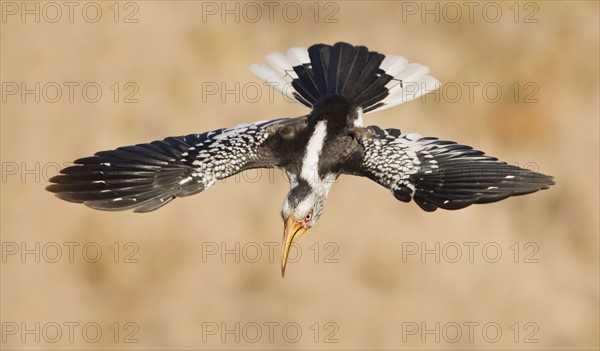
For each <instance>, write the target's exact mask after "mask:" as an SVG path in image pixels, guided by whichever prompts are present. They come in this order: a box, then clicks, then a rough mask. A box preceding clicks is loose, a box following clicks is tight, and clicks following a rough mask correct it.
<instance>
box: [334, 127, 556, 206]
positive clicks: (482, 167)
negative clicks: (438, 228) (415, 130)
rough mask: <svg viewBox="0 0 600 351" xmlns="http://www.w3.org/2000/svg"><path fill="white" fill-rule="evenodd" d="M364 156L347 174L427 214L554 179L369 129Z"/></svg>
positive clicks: (466, 150)
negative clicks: (374, 184)
mask: <svg viewBox="0 0 600 351" xmlns="http://www.w3.org/2000/svg"><path fill="white" fill-rule="evenodd" d="M363 131H364V132H363V133H360V134H358V135H357V139H358V141H359V143H360V144H361V145H362V149H363V152H362V155H361V157H360V161H358V162H357V164H354V165H353V166H351V167H349V169H348V170H347V171H346V173H350V174H354V175H360V176H365V177H368V178H370V179H372V180H374V181H375V182H377V183H379V184H381V185H383V186H384V187H386V188H388V189H390V190H391V191H392V193H393V194H394V196H395V197H396V198H397V199H398V200H401V201H404V202H410V200H411V199H414V200H415V202H416V203H417V204H418V205H419V206H420V207H421V208H422V209H423V210H425V211H435V210H436V209H437V208H438V207H439V208H443V209H447V210H455V209H460V208H463V207H467V206H469V205H471V204H481V203H489V202H495V201H499V200H502V199H505V198H507V197H509V196H516V195H524V194H529V193H532V192H535V191H538V190H542V189H547V188H549V187H550V185H553V184H554V182H553V180H552V177H551V176H547V175H544V174H541V173H536V172H532V171H529V170H526V169H522V168H519V167H516V166H512V165H509V164H506V163H505V162H502V161H499V160H498V159H496V158H494V157H490V156H486V155H485V154H484V153H483V152H482V151H477V150H473V149H472V148H471V147H469V146H464V145H459V144H457V143H455V142H451V141H442V140H439V139H437V138H432V137H425V138H424V137H421V136H420V135H418V134H401V133H400V131H399V130H397V129H387V130H383V129H381V128H379V127H376V126H370V127H368V128H366V129H364V130H363Z"/></svg>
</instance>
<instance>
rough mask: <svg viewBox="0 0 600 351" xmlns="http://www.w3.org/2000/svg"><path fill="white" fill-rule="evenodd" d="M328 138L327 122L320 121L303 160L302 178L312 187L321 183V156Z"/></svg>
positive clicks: (309, 141)
mask: <svg viewBox="0 0 600 351" xmlns="http://www.w3.org/2000/svg"><path fill="white" fill-rule="evenodd" d="M326 136H327V121H319V122H317V125H316V126H315V131H314V132H313V134H312V135H311V136H310V139H309V140H308V144H307V145H306V153H305V154H304V158H303V159H302V171H301V172H300V176H301V177H302V178H304V179H306V181H307V182H308V184H310V185H314V184H316V183H319V182H320V181H321V179H319V171H318V170H319V156H321V151H322V150H323V144H324V143H325V137H326Z"/></svg>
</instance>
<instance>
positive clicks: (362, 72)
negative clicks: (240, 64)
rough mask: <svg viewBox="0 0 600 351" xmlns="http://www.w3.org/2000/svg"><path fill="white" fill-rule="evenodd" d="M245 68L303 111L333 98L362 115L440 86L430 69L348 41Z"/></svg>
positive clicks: (295, 51)
mask: <svg viewBox="0 0 600 351" xmlns="http://www.w3.org/2000/svg"><path fill="white" fill-rule="evenodd" d="M265 60H266V61H267V63H266V64H254V65H251V66H250V67H249V68H248V69H249V70H250V72H252V73H253V74H255V75H256V76H258V77H259V78H261V79H262V80H263V81H265V82H266V83H267V84H270V85H272V86H273V87H275V88H276V89H278V90H279V91H281V92H282V93H283V94H284V95H285V96H287V97H288V98H290V99H292V100H296V101H298V102H300V103H301V104H303V105H305V106H307V107H311V108H312V107H314V106H315V105H316V104H317V102H318V101H319V100H321V99H323V98H326V97H328V96H331V95H341V96H344V97H345V98H347V99H348V100H349V101H351V102H352V103H353V104H355V105H356V106H358V107H360V108H361V109H362V111H363V112H364V113H369V112H373V111H375V110H377V111H381V110H384V109H386V108H390V107H392V106H396V105H399V104H402V103H405V102H408V101H410V100H413V99H416V98H418V97H420V96H422V95H424V94H427V93H429V92H432V91H434V90H436V89H438V88H439V87H440V82H439V81H438V80H437V79H435V78H433V77H432V76H429V75H428V73H429V68H427V67H426V66H424V65H421V64H418V63H408V60H407V59H405V58H404V57H401V56H394V55H383V54H380V53H378V52H375V51H369V49H368V48H367V47H365V46H353V45H350V44H348V43H342V42H340V43H336V44H335V45H333V46H332V45H325V44H316V45H313V46H311V47H309V48H308V49H306V48H301V47H296V48H291V49H289V50H288V52H287V55H283V54H281V53H279V52H273V53H271V54H268V55H267V56H265Z"/></svg>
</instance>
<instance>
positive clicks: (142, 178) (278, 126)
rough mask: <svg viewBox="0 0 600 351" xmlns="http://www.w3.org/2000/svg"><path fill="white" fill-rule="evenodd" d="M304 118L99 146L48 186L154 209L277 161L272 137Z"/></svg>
mask: <svg viewBox="0 0 600 351" xmlns="http://www.w3.org/2000/svg"><path fill="white" fill-rule="evenodd" d="M303 123H304V119H302V118H299V119H287V118H284V119H277V120H272V121H262V122H256V123H248V124H242V125H238V126H235V127H233V128H226V129H219V130H215V131H210V132H206V133H203V134H191V135H186V136H181V137H169V138H166V139H164V140H160V141H153V142H151V143H148V144H138V145H132V146H124V147H120V148H117V149H115V150H110V151H101V152H97V153H96V154H95V156H92V157H85V158H80V159H78V160H75V161H74V163H75V165H74V166H71V167H67V168H65V169H63V170H61V172H60V173H61V174H60V175H57V176H55V177H53V178H51V179H50V182H51V183H53V184H52V185H49V186H48V187H47V188H46V189H47V190H48V191H50V192H53V193H56V196H57V197H59V198H61V199H63V200H66V201H71V202H77V203H83V204H85V205H87V206H89V207H91V208H94V209H99V210H109V211H117V210H128V209H135V212H149V211H154V210H156V209H158V208H159V207H162V206H164V205H165V204H167V203H168V202H170V201H171V200H173V199H174V198H176V197H182V196H189V195H193V194H196V193H199V192H201V191H203V190H204V189H206V188H208V187H210V186H211V185H212V184H213V183H214V182H215V181H216V180H219V179H223V178H227V177H229V176H232V175H234V174H236V173H239V172H241V171H244V170H246V169H250V168H260V167H265V168H270V167H276V166H278V164H279V163H280V153H279V152H278V150H277V142H275V139H280V137H279V134H280V131H281V130H282V127H283V126H288V125H290V124H291V125H297V124H303ZM288 129H289V128H288Z"/></svg>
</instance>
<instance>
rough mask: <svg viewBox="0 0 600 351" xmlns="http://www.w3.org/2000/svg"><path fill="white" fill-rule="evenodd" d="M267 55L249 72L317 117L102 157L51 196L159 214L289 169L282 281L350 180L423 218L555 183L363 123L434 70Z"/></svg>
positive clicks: (299, 52) (342, 54)
mask: <svg viewBox="0 0 600 351" xmlns="http://www.w3.org/2000/svg"><path fill="white" fill-rule="evenodd" d="M265 58H266V62H267V63H266V64H255V65H251V66H250V68H249V70H250V72H252V73H254V74H255V75H257V76H258V77H260V78H261V79H262V80H264V81H265V82H266V83H268V84H270V85H272V86H274V87H275V88H277V89H278V90H280V91H281V92H282V93H283V94H284V95H285V96H287V97H289V98H291V99H294V100H296V101H298V102H300V103H301V104H303V105H306V106H307V107H309V108H310V109H311V110H310V113H309V114H307V115H305V116H301V117H297V118H280V119H274V120H267V121H260V122H251V123H247V124H242V125H238V126H235V127H231V128H224V129H219V130H214V131H209V132H206V133H201V134H190V135H186V136H180V137H169V138H166V139H164V140H160V141H153V142H151V143H147V144H137V145H132V146H124V147H119V148H117V149H115V150H110V151H100V152H97V153H96V154H95V155H94V156H91V157H84V158H80V159H77V160H75V161H74V164H75V165H74V166H70V167H67V168H64V169H62V170H61V172H60V174H59V175H57V176H55V177H53V178H51V179H50V182H51V183H53V184H51V185H49V186H48V187H47V188H46V189H47V190H48V191H51V192H53V193H56V196H57V197H59V198H60V199H63V200H66V201H70V202H76V203H83V204H85V205H86V206H89V207H91V208H94V209H98V210H107V211H119V210H129V209H133V210H134V212H150V211H154V210H156V209H158V208H160V207H162V206H164V205H166V204H167V203H168V202H170V201H172V200H173V199H175V198H177V197H184V196H189V195H193V194H197V193H199V192H201V191H203V190H205V189H206V188H208V187H210V186H211V185H212V184H214V183H215V181H217V180H220V179H224V178H227V177H230V176H232V175H234V174H236V173H239V172H242V171H244V170H247V169H251V168H274V167H277V168H280V169H282V170H283V171H284V172H285V173H286V174H287V177H288V179H289V182H290V188H291V189H290V191H289V193H288V194H287V196H286V198H285V200H284V201H283V209H282V211H281V216H282V217H283V221H284V233H283V242H282V247H281V273H282V276H283V275H284V274H285V267H286V263H287V257H288V252H289V250H290V247H291V245H292V243H294V242H295V241H296V240H297V239H298V238H299V237H300V236H301V235H302V234H304V233H305V232H306V231H307V230H308V229H310V228H311V227H313V226H314V225H315V224H316V223H317V222H318V221H319V219H320V218H321V215H322V214H323V210H324V208H325V203H326V201H327V197H328V194H329V191H330V190H331V187H332V185H333V184H334V183H335V182H336V180H337V178H338V177H339V176H340V175H342V174H347V175H354V176H361V177H367V178H369V179H371V180H373V181H375V182H377V183H378V184H380V185H382V186H384V187H386V188H388V189H389V190H390V191H391V192H392V194H393V195H394V196H395V197H396V198H397V199H398V200H400V201H403V202H410V201H411V200H414V201H415V202H416V203H417V205H419V206H420V207H421V208H422V209H423V210H425V211H435V210H436V209H437V208H442V209H447V210H455V209H460V208H464V207H467V206H469V205H471V204H481V203H489V202H494V201H499V200H502V199H505V198H507V197H509V196H515V195H523V194H529V193H532V192H535V191H538V190H541V189H547V188H548V187H549V186H550V185H552V184H554V182H553V181H552V177H551V176H547V175H544V174H540V173H536V172H532V171H529V170H526V169H522V168H519V167H516V166H513V165H509V164H506V163H505V162H501V161H499V160H498V159H497V158H494V157H491V156H487V155H485V154H484V153H483V152H481V151H477V150H474V149H472V148H471V147H469V146H465V145H460V144H457V143H455V142H451V141H443V140H439V139H438V138H434V137H422V136H421V135H419V134H403V133H402V132H400V130H398V129H382V128H379V127H377V126H365V125H364V124H363V123H364V122H363V120H364V116H365V115H366V114H368V113H371V112H375V111H381V110H384V109H387V108H390V107H393V106H396V105H399V104H402V103H404V102H407V101H410V100H413V99H416V98H418V97H420V96H422V95H423V94H427V93H429V92H431V91H434V90H435V89H437V88H438V87H439V85H440V83H439V81H438V80H437V79H435V78H433V77H431V76H429V75H428V73H429V68H427V67H426V66H423V65H420V64H417V63H408V61H407V60H406V59H405V58H404V57H400V56H393V55H383V54H380V53H378V52H375V51H370V50H369V49H368V48H367V47H365V46H353V45H350V44H347V43H342V42H340V43H336V44H335V45H333V46H331V45H324V44H317V45H313V46H311V47H309V48H308V49H306V48H299V47H295V48H291V49H289V50H288V52H287V55H283V54H281V53H278V52H274V53H271V54H269V55H267V56H266V57H265Z"/></svg>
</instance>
